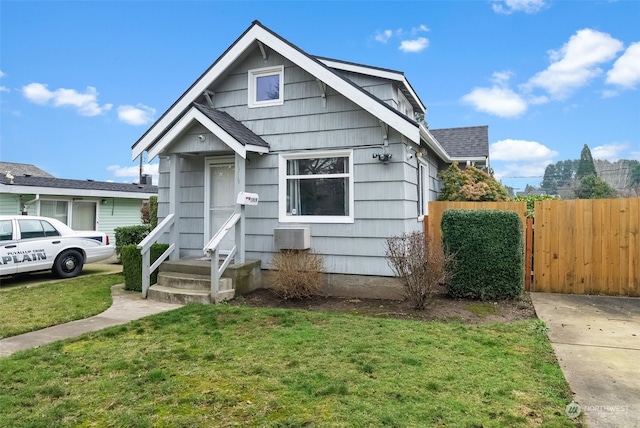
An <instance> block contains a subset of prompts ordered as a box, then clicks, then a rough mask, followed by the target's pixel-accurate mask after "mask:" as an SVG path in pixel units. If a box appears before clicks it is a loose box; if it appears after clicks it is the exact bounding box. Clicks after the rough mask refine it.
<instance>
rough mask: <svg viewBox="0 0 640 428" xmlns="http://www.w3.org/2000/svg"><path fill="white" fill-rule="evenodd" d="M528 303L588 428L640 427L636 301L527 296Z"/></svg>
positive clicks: (639, 300) (639, 311) (638, 305)
mask: <svg viewBox="0 0 640 428" xmlns="http://www.w3.org/2000/svg"><path fill="white" fill-rule="evenodd" d="M531 300H532V301H533V305H534V307H535V309H536V313H537V314H538V318H540V319H541V320H542V321H544V322H545V323H546V325H547V327H548V328H549V332H548V336H549V339H550V340H551V344H552V346H553V350H554V351H555V354H556V356H557V358H558V362H559V363H560V367H561V368H562V371H563V373H564V376H565V378H566V379H567V382H568V383H569V386H570V387H571V390H572V391H573V393H574V401H575V402H576V403H578V405H579V406H580V411H581V413H584V414H585V417H586V422H587V425H588V426H589V427H591V428H600V427H604V428H608V427H616V428H617V427H627V428H633V427H640V298H625V297H608V296H582V295H569V294H552V293H531ZM563 410H564V409H563Z"/></svg>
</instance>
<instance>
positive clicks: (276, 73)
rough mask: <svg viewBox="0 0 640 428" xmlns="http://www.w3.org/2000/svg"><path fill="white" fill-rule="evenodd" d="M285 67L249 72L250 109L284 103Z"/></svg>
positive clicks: (258, 69)
mask: <svg viewBox="0 0 640 428" xmlns="http://www.w3.org/2000/svg"><path fill="white" fill-rule="evenodd" d="M283 82H284V66H282V65H281V66H278V67H266V68H257V69H254V70H249V103H248V104H249V107H262V106H273V105H280V104H283V103H284V91H283V89H284V84H283Z"/></svg>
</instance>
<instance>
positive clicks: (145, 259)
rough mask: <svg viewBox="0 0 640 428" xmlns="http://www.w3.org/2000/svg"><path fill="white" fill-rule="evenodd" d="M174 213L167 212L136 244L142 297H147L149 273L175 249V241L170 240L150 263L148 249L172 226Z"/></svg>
mask: <svg viewBox="0 0 640 428" xmlns="http://www.w3.org/2000/svg"><path fill="white" fill-rule="evenodd" d="M173 223H174V215H173V214H169V215H168V216H167V217H165V219H164V220H162V221H161V222H160V224H158V225H157V226H156V227H155V228H154V229H153V230H152V231H151V232H150V233H149V234H148V235H147V236H146V237H145V238H144V239H143V240H142V242H140V243H139V244H138V249H139V250H140V254H141V255H142V297H143V298H145V299H146V298H147V292H148V291H149V286H150V282H151V273H152V272H153V271H155V270H156V269H157V268H158V266H160V264H161V263H162V262H163V261H165V260H166V259H167V257H169V255H170V254H171V253H172V252H173V251H174V250H175V243H174V242H172V243H171V245H169V248H167V250H166V251H165V252H164V253H162V255H161V256H160V257H158V259H157V260H156V261H155V262H154V263H153V264H152V265H150V260H151V254H150V251H149V250H150V249H151V246H152V245H153V244H155V243H156V242H157V241H158V239H160V237H161V236H162V235H164V234H165V233H166V232H168V231H170V230H171V228H172V227H173Z"/></svg>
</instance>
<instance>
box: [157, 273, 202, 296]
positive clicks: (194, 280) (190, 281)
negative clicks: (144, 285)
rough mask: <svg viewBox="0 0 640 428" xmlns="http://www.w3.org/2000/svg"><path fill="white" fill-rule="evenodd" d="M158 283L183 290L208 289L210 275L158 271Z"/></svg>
mask: <svg viewBox="0 0 640 428" xmlns="http://www.w3.org/2000/svg"><path fill="white" fill-rule="evenodd" d="M158 285H161V286H165V287H173V288H180V289H183V290H204V291H209V290H210V289H211V277H210V276H209V275H201V274H196V273H186V272H173V271H171V272H169V271H161V272H158Z"/></svg>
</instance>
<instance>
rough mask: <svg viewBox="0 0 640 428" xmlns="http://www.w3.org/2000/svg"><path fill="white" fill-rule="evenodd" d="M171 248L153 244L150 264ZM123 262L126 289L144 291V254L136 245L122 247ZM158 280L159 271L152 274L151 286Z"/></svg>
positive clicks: (150, 252)
mask: <svg viewBox="0 0 640 428" xmlns="http://www.w3.org/2000/svg"><path fill="white" fill-rule="evenodd" d="M167 248H169V245H168V244H153V245H152V246H151V249H150V250H149V257H150V263H153V262H155V261H156V260H157V259H158V257H160V256H161V255H162V253H164V252H165V251H167ZM120 258H121V260H122V273H123V275H124V289H125V290H129V291H142V254H140V250H139V249H138V247H137V246H136V245H132V244H130V245H125V246H124V247H122V252H121V256H120ZM157 280H158V270H157V269H156V270H155V271H154V272H152V273H151V281H150V282H149V284H150V285H153V284H155V283H156V282H157Z"/></svg>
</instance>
